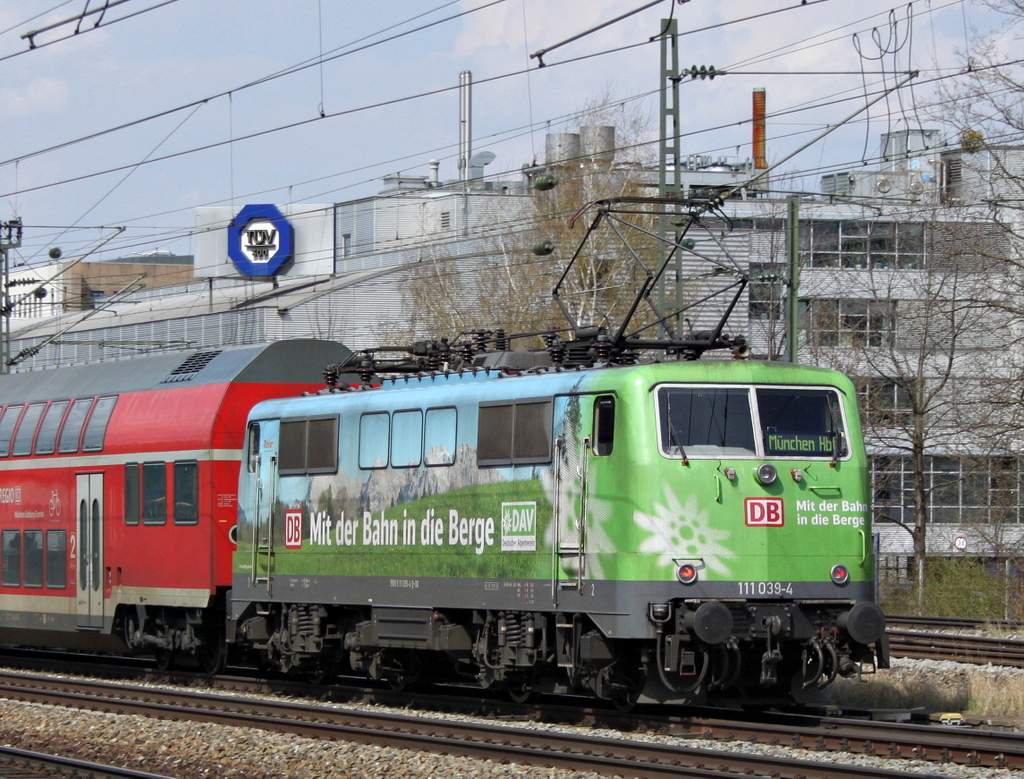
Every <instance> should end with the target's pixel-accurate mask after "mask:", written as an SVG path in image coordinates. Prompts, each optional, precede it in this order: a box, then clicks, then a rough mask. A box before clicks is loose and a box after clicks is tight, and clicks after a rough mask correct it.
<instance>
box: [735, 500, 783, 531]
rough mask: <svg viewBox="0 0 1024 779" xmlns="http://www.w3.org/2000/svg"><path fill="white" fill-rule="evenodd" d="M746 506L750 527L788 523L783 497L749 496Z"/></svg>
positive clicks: (778, 525)
mask: <svg viewBox="0 0 1024 779" xmlns="http://www.w3.org/2000/svg"><path fill="white" fill-rule="evenodd" d="M744 508H745V513H746V518H747V526H748V527H782V526H783V525H784V524H786V519H785V516H784V514H783V510H782V498H747V499H746V501H745V506H744Z"/></svg>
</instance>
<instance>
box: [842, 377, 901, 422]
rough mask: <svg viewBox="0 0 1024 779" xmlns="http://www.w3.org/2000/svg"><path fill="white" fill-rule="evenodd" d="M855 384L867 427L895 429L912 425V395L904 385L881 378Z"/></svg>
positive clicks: (863, 380)
mask: <svg viewBox="0 0 1024 779" xmlns="http://www.w3.org/2000/svg"><path fill="white" fill-rule="evenodd" d="M854 384H855V385H856V387H857V399H858V401H859V403H860V413H861V418H862V419H863V420H864V423H865V425H866V426H868V425H870V426H875V427H893V426H900V425H906V424H909V423H910V421H911V417H912V409H911V401H910V393H909V392H908V391H907V390H906V388H905V387H904V386H903V385H902V384H897V383H896V382H895V381H890V380H889V379H883V378H879V377H871V378H858V379H854Z"/></svg>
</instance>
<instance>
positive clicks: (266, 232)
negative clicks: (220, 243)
mask: <svg viewBox="0 0 1024 779" xmlns="http://www.w3.org/2000/svg"><path fill="white" fill-rule="evenodd" d="M294 243H295V232H294V230H293V228H292V225H291V222H289V221H288V220H287V219H285V218H284V215H283V214H282V213H281V212H280V211H278V210H277V206H273V205H249V206H246V207H245V208H243V209H242V210H241V211H239V212H238V215H237V216H235V218H234V219H233V220H232V222H231V226H230V227H228V256H229V257H230V258H231V261H232V262H233V263H235V267H236V268H238V270H239V271H240V272H241V273H242V274H243V275H244V276H273V275H274V274H275V273H277V272H278V270H280V268H281V266H282V265H284V263H285V262H287V261H288V259H289V258H290V257H291V256H292V247H293V246H294Z"/></svg>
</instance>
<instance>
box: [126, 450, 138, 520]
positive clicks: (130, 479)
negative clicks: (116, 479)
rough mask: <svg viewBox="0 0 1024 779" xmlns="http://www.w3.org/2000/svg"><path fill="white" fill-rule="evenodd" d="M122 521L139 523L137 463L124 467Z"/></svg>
mask: <svg viewBox="0 0 1024 779" xmlns="http://www.w3.org/2000/svg"><path fill="white" fill-rule="evenodd" d="M124 523H125V524H126V525H137V524H139V464H138V463H128V464H127V465H126V466H125V467H124Z"/></svg>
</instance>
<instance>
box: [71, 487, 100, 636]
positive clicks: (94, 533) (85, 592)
mask: <svg viewBox="0 0 1024 779" xmlns="http://www.w3.org/2000/svg"><path fill="white" fill-rule="evenodd" d="M76 479H77V485H76V486H77V490H76V498H77V500H76V505H77V518H78V544H77V546H78V549H77V557H78V577H77V589H78V601H77V602H78V606H77V615H78V627H80V628H102V627H103V514H104V511H103V474H102V473H80V474H78V475H77V477H76Z"/></svg>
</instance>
